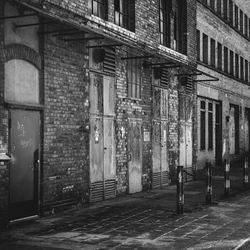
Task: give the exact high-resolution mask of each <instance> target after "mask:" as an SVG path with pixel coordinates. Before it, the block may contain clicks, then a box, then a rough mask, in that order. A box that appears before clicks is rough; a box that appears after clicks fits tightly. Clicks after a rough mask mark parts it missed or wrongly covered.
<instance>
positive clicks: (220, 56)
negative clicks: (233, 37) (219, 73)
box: [217, 43, 222, 70]
mask: <svg viewBox="0 0 250 250" xmlns="http://www.w3.org/2000/svg"><path fill="white" fill-rule="evenodd" d="M217 57H218V58H217V59H218V60H217V61H218V69H220V70H222V45H221V44H220V43H218V53H217Z"/></svg>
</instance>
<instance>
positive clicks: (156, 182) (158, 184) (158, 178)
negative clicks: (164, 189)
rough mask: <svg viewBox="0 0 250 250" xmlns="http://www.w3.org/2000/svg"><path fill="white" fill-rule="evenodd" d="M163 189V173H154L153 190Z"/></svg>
mask: <svg viewBox="0 0 250 250" xmlns="http://www.w3.org/2000/svg"><path fill="white" fill-rule="evenodd" d="M159 187H161V172H157V173H153V179H152V188H159Z"/></svg>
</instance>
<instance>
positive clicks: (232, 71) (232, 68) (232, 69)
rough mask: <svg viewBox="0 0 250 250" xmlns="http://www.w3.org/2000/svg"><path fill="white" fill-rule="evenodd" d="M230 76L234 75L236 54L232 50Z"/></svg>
mask: <svg viewBox="0 0 250 250" xmlns="http://www.w3.org/2000/svg"><path fill="white" fill-rule="evenodd" d="M229 73H230V75H232V76H233V75H234V52H233V51H232V50H230V72H229Z"/></svg>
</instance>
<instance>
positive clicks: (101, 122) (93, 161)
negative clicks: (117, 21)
mask: <svg viewBox="0 0 250 250" xmlns="http://www.w3.org/2000/svg"><path fill="white" fill-rule="evenodd" d="M114 108H115V92H114V78H112V77H108V76H102V75H100V74H91V77H90V183H91V192H90V200H91V201H98V200H103V199H108V198H111V197H115V176H116V161H115V138H114V136H115V134H114V116H115V114H114Z"/></svg>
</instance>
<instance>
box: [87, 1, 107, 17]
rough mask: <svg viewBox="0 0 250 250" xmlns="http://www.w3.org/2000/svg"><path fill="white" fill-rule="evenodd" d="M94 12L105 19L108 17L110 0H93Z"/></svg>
mask: <svg viewBox="0 0 250 250" xmlns="http://www.w3.org/2000/svg"><path fill="white" fill-rule="evenodd" d="M91 4H92V14H93V15H95V16H98V17H100V18H102V19H104V20H107V19H108V0H92V1H91Z"/></svg>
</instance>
